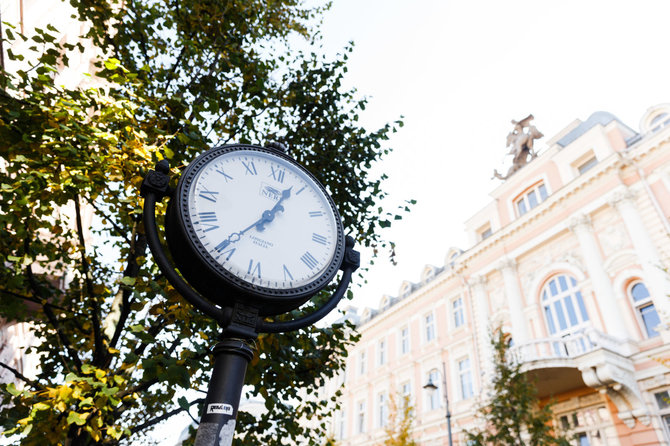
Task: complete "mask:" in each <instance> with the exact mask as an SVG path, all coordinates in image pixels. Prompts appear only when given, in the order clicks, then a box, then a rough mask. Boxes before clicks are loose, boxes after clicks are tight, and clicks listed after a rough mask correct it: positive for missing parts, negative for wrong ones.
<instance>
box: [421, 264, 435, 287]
mask: <svg viewBox="0 0 670 446" xmlns="http://www.w3.org/2000/svg"><path fill="white" fill-rule="evenodd" d="M436 274H437V267H436V266H433V265H426V266H424V267H423V271H421V284H426V283H428V282H430V281H431V280H433V278H434V277H435V275H436Z"/></svg>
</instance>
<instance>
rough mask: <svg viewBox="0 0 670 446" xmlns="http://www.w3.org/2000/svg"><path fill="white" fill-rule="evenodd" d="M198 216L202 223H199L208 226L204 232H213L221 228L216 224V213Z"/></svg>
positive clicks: (203, 213)
mask: <svg viewBox="0 0 670 446" xmlns="http://www.w3.org/2000/svg"><path fill="white" fill-rule="evenodd" d="M198 215H199V216H200V221H199V222H198V223H199V224H201V225H204V226H207V229H205V230H204V232H208V231H213V230H214V229H218V228H219V225H215V224H214V223H216V222H217V219H216V212H200V213H198Z"/></svg>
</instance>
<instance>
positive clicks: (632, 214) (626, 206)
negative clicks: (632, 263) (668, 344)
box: [609, 189, 670, 326]
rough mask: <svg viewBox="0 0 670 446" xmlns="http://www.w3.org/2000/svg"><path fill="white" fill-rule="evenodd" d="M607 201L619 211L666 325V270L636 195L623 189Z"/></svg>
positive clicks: (669, 319)
mask: <svg viewBox="0 0 670 446" xmlns="http://www.w3.org/2000/svg"><path fill="white" fill-rule="evenodd" d="M609 204H610V206H612V207H614V208H615V209H616V210H617V211H618V212H619V214H620V215H621V218H622V219H623V222H624V225H625V226H626V230H627V231H628V234H629V236H630V239H631V241H632V242H633V247H634V248H635V252H636V254H637V258H638V259H639V262H640V264H641V265H642V271H643V273H644V277H643V279H644V282H645V285H647V288H648V289H649V291H650V293H651V298H652V300H653V302H654V307H656V311H657V312H658V314H659V316H660V318H661V321H663V323H664V324H665V325H666V326H667V325H668V323H670V299H668V295H670V282H669V281H668V273H667V272H666V271H664V270H663V264H662V262H661V258H660V256H659V254H658V251H657V250H656V246H654V242H653V241H652V240H651V236H650V235H649V232H648V231H647V228H646V227H645V225H644V222H643V221H642V217H640V213H639V212H638V210H637V206H636V205H635V194H634V193H633V191H632V190H630V189H626V190H625V191H624V192H621V193H618V194H616V195H614V196H613V197H612V199H611V200H610V201H609Z"/></svg>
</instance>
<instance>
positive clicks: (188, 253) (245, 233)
mask: <svg viewBox="0 0 670 446" xmlns="http://www.w3.org/2000/svg"><path fill="white" fill-rule="evenodd" d="M284 152H285V150H284V148H283V146H281V145H278V144H270V145H268V146H267V147H260V146H251V145H241V144H238V145H230V146H221V147H215V148H212V149H210V150H208V151H207V152H204V153H203V154H201V155H200V156H199V157H198V158H196V159H195V160H193V161H191V163H189V165H188V167H187V168H186V169H185V170H184V172H183V173H182V174H181V177H180V179H179V182H178V184H177V187H176V188H172V187H171V186H170V169H169V165H168V163H167V161H165V160H163V161H160V162H159V163H158V164H157V165H156V170H152V171H150V172H149V173H147V175H146V176H145V178H144V182H143V183H142V187H141V193H142V196H143V197H144V212H143V219H144V226H145V228H146V234H147V241H148V244H149V247H150V248H151V252H152V254H153V256H154V261H155V262H156V264H157V265H158V267H159V268H160V270H161V272H162V273H163V274H164V275H165V277H166V278H167V279H168V281H169V282H170V283H171V284H172V286H173V287H174V288H175V290H177V291H178V292H179V293H180V294H181V295H182V296H183V297H184V298H185V299H186V300H187V301H189V302H190V303H191V304H192V305H193V306H194V307H195V308H196V309H197V310H199V311H200V312H202V313H204V314H205V315H207V316H209V317H210V318H212V319H213V320H215V321H216V322H217V323H218V325H219V326H220V327H221V338H220V342H219V343H218V344H217V345H216V346H215V347H214V349H213V351H212V353H213V356H214V367H213V371H212V376H211V379H210V382H209V389H208V392H207V397H206V399H205V404H204V406H203V409H202V413H201V418H200V424H199V426H198V432H197V434H196V438H195V445H196V446H231V444H232V442H233V435H234V431H235V423H236V418H237V411H238V407H239V402H240V396H241V392H242V386H243V385H244V378H245V374H246V370H247V366H248V365H249V363H250V362H251V360H252V358H253V355H254V350H253V348H252V346H253V344H254V340H255V339H256V338H257V336H258V334H259V333H281V332H287V331H294V330H298V329H301V328H305V327H307V326H309V325H312V324H314V323H315V322H317V321H319V320H320V319H322V318H323V317H324V316H326V315H327V314H328V313H329V312H330V311H331V310H332V309H334V308H335V307H336V306H337V303H338V302H339V301H340V299H341V298H342V296H344V294H345V292H346V290H347V287H348V286H349V282H350V281H351V275H352V274H353V272H354V271H356V269H358V267H359V266H360V255H359V253H358V251H356V250H354V239H353V238H351V237H349V236H345V235H344V231H343V227H342V222H341V219H340V216H339V214H338V212H337V207H336V206H335V203H334V202H333V201H332V198H331V197H330V196H329V195H328V193H327V191H326V189H325V188H324V187H323V186H322V185H321V184H320V183H319V182H318V180H317V179H316V178H315V177H313V176H312V175H311V174H310V173H309V172H308V171H307V170H306V169H305V168H304V167H303V166H301V165H300V164H298V162H297V161H295V160H294V159H293V158H291V157H290V156H288V155H287V154H285V153H284ZM303 191H304V192H303ZM165 197H168V198H169V199H170V201H169V204H168V207H167V212H166V215H165V229H166V230H165V239H166V241H167V247H168V249H169V251H170V254H171V256H168V255H167V253H166V252H165V250H164V247H163V245H162V243H161V241H160V237H159V231H158V225H157V224H156V203H158V202H160V201H161V200H162V199H163V198H165ZM338 271H341V272H342V274H341V276H340V278H339V284H338V285H337V288H336V289H335V291H334V292H333V294H332V295H331V296H330V298H329V299H328V300H327V301H326V302H325V303H323V304H322V305H320V306H319V307H318V308H317V309H316V310H315V311H313V312H312V313H310V314H308V315H305V316H302V317H299V318H297V319H292V320H281V321H269V320H268V317H271V316H277V315H281V314H285V313H288V312H290V311H292V310H294V309H296V308H298V307H299V306H300V305H302V304H304V303H305V302H307V301H308V300H310V299H311V298H312V297H313V296H315V295H316V294H317V293H319V291H321V290H322V289H324V288H325V287H326V286H327V285H328V284H329V283H330V282H331V281H332V280H333V279H335V276H336V274H337V272H338Z"/></svg>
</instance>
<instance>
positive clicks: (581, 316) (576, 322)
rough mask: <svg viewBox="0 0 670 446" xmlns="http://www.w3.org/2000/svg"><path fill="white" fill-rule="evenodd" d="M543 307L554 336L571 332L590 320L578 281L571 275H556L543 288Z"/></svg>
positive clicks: (550, 330) (550, 331)
mask: <svg viewBox="0 0 670 446" xmlns="http://www.w3.org/2000/svg"><path fill="white" fill-rule="evenodd" d="M542 307H543V309H544V316H545V318H546V320H547V327H548V328H549V333H551V335H552V336H564V335H566V334H569V333H571V332H572V331H574V329H575V327H579V326H582V325H584V324H585V323H586V322H588V320H589V315H588V313H587V312H586V307H585V306H584V299H583V298H582V293H581V291H579V288H577V281H576V280H575V279H574V278H572V277H570V276H566V275H559V276H555V277H553V278H552V279H551V280H550V281H549V282H547V284H546V285H545V286H544V288H543V289H542Z"/></svg>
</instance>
